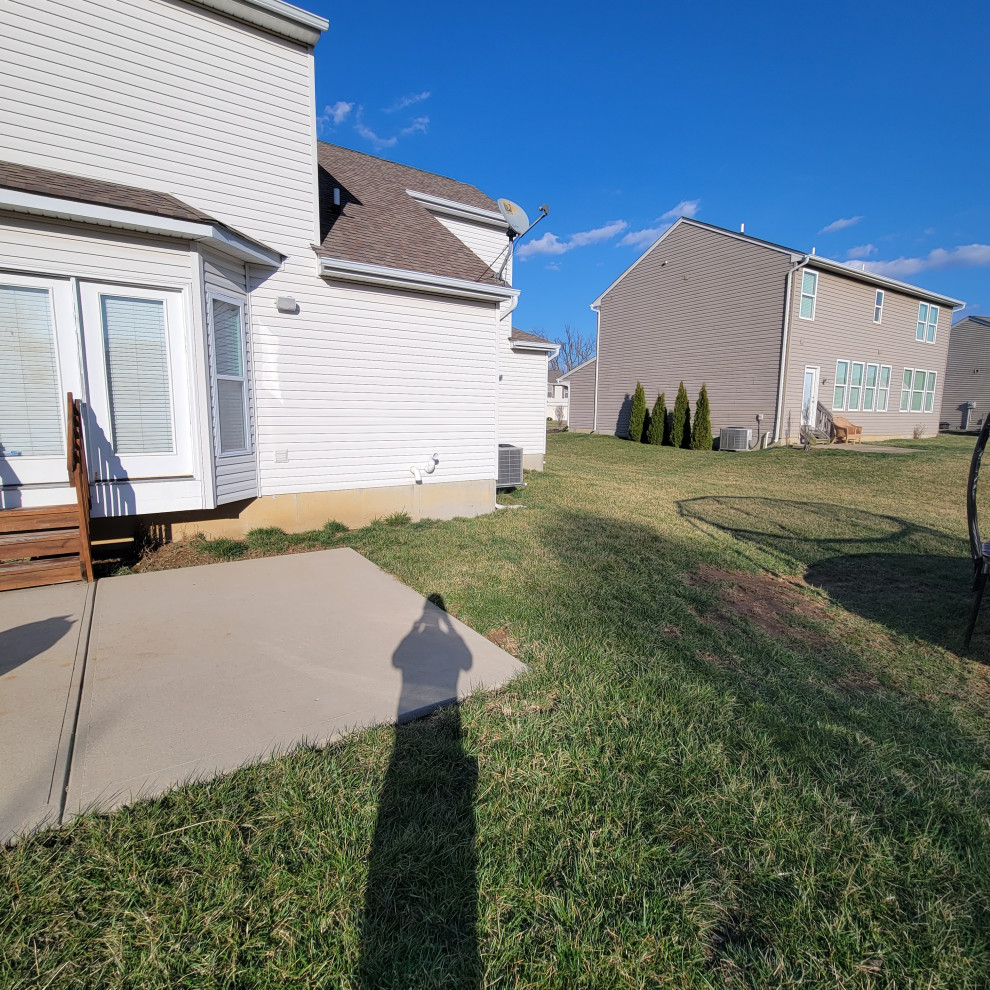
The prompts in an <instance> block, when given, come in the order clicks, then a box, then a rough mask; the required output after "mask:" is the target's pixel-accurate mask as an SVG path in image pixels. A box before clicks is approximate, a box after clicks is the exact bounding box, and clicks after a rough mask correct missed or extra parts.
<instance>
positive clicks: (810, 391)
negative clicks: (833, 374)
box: [801, 367, 818, 427]
mask: <svg viewBox="0 0 990 990" xmlns="http://www.w3.org/2000/svg"><path fill="white" fill-rule="evenodd" d="M817 418H818V368H810V367H809V368H805V369H804V391H803V393H802V395H801V425H802V426H812V427H813V426H814V425H815V422H816V420H817Z"/></svg>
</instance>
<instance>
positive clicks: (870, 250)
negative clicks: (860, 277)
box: [846, 244, 877, 258]
mask: <svg viewBox="0 0 990 990" xmlns="http://www.w3.org/2000/svg"><path fill="white" fill-rule="evenodd" d="M876 253H877V246H876V244H860V245H859V247H851V248H850V249H849V250H848V251H846V257H847V258H868V257H869V256H870V255H871V254H876Z"/></svg>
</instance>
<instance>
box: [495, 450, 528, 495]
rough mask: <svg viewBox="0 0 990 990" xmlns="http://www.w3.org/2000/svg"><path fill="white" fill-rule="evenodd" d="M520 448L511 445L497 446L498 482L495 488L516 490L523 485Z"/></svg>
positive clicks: (521, 452)
mask: <svg viewBox="0 0 990 990" xmlns="http://www.w3.org/2000/svg"><path fill="white" fill-rule="evenodd" d="M522 461H523V451H522V447H514V446H513V445H512V444H511V443H500V444H499V445H498V480H497V481H496V482H495V487H496V488H518V487H519V486H520V485H521V484H522V483H523V465H522Z"/></svg>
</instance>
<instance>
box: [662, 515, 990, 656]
mask: <svg viewBox="0 0 990 990" xmlns="http://www.w3.org/2000/svg"><path fill="white" fill-rule="evenodd" d="M678 510H679V512H680V514H681V516H682V517H683V518H685V519H687V520H688V521H689V522H691V523H693V524H694V525H696V526H698V527H699V528H701V529H702V530H703V531H705V532H708V533H711V532H712V531H713V530H714V531H716V532H721V533H725V534H728V535H730V536H732V537H734V538H735V539H736V540H738V541H740V542H741V543H742V544H744V545H746V544H748V545H750V546H752V547H754V548H756V549H758V550H759V551H761V552H762V553H764V554H767V553H769V554H771V555H772V557H773V558H775V560H776V561H777V562H778V563H779V564H780V565H782V568H783V569H784V570H786V571H787V572H789V573H800V574H802V575H803V576H804V578H805V579H806V580H807V581H808V583H809V584H813V585H815V586H816V587H820V588H822V589H823V590H825V591H827V592H828V594H829V595H830V597H831V598H832V599H833V600H834V601H836V602H838V603H839V604H840V605H842V606H843V608H846V609H848V610H849V611H850V612H855V613H856V614H857V615H861V616H862V617H863V618H866V619H869V620H870V621H872V622H877V623H879V624H881V625H883V626H886V627H887V628H888V629H890V630H891V631H893V632H895V633H901V634H904V635H907V636H911V637H914V638H917V639H920V640H924V641H926V642H929V643H931V644H933V645H935V646H940V647H943V648H944V649H947V650H951V651H953V652H956V653H960V652H962V650H963V634H964V632H965V628H966V620H967V618H968V615H969V607H970V604H971V591H970V589H971V585H972V565H971V563H970V559H969V555H968V553H967V546H966V543H965V540H964V538H962V537H958V538H957V537H953V536H950V535H949V534H947V533H944V532H942V531H940V530H937V529H933V528H931V527H928V526H923V525H920V524H918V523H914V522H911V521H909V520H906V519H902V518H900V517H898V516H890V515H882V514H880V513H875V512H867V511H864V510H862V509H851V508H848V507H845V506H838V505H831V504H828V503H825V502H802V501H791V500H785V499H773V498H749V497H736V496H722V495H715V496H707V497H702V498H694V499H685V500H684V501H682V502H679V503H678ZM754 562H755V563H757V564H758V565H759V564H763V565H764V566H765V564H766V561H765V559H763V558H758V559H755V561H754ZM981 625H982V626H983V629H984V630H986V629H987V628H988V627H987V625H986V623H981ZM977 633H978V634H977V637H976V639H974V642H973V645H972V648H971V650H970V652H971V654H972V655H973V656H974V657H977V658H979V659H980V660H982V661H984V662H986V661H987V660H988V659H990V637H988V635H987V633H986V632H984V634H983V636H982V637H981V636H980V635H979V626H978V630H977Z"/></svg>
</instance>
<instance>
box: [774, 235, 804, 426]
mask: <svg viewBox="0 0 990 990" xmlns="http://www.w3.org/2000/svg"><path fill="white" fill-rule="evenodd" d="M809 257H810V256H809V255H807V254H806V255H804V256H803V257H801V258H799V259H798V260H797V261H795V262H794V264H792V265H791V267H790V268H788V269H787V283H786V288H785V289H784V292H785V296H784V334H783V339H782V340H781V343H780V373H779V375H778V376H777V410H776V412H775V413H774V417H773V442H774V443H780V417H781V415H783V412H784V373H785V371H786V370H787V336H788V331H789V330H790V328H791V283H792V282H793V280H794V273H795V272H796V271H797V270H798V269H799V268H803V267H804V266H805V265H806V264H807V263H808V260H809Z"/></svg>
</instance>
